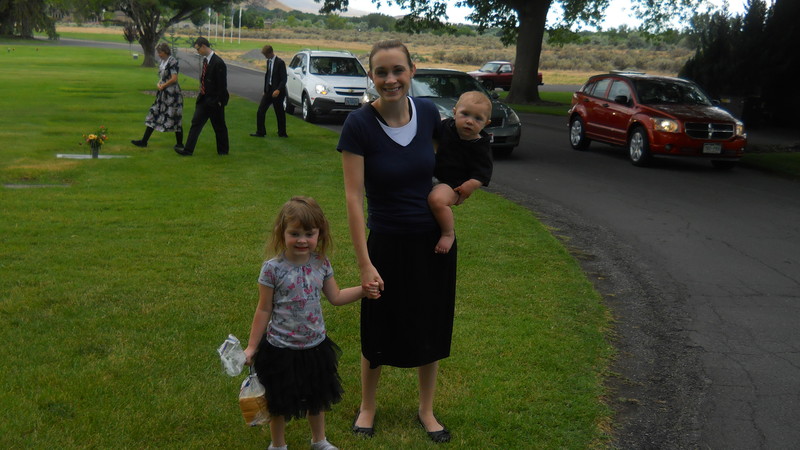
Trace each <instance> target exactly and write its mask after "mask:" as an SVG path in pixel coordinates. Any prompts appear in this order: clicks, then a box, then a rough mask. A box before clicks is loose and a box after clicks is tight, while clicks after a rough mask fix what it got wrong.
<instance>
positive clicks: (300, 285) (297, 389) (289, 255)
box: [245, 197, 379, 450]
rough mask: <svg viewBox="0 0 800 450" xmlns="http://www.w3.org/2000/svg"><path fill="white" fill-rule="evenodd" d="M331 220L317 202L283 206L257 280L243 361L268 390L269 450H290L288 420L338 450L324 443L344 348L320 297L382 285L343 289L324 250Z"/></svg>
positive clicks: (351, 295) (334, 298) (338, 298)
mask: <svg viewBox="0 0 800 450" xmlns="http://www.w3.org/2000/svg"><path fill="white" fill-rule="evenodd" d="M330 243H331V236H330V231H329V229H328V221H327V219H325V215H324V214H323V213H322V209H321V208H320V207H319V205H318V204H317V202H316V201H314V199H312V198H309V197H292V199H291V200H289V201H288V202H286V203H285V204H284V205H283V208H281V211H280V213H279V214H278V217H277V218H276V220H275V226H274V228H273V230H272V238H271V241H270V249H271V250H273V251H274V252H275V253H274V254H275V255H276V256H275V257H273V258H272V259H270V260H268V261H266V262H265V263H264V265H263V266H262V268H261V275H260V276H259V278H258V284H259V286H258V288H259V299H258V307H257V308H256V312H255V315H254V317H253V325H252V328H251V330H250V340H249V341H248V344H247V348H246V349H245V355H246V356H247V364H248V365H250V364H255V366H254V367H255V369H256V372H257V373H258V378H259V381H261V383H262V384H263V385H264V387H265V388H266V396H267V404H268V407H269V413H270V416H271V421H270V433H271V435H272V443H271V444H270V446H269V449H286V448H287V447H286V438H285V428H286V422H287V421H289V420H291V419H292V418H303V417H308V422H309V425H310V426H311V448H312V449H315V450H335V449H336V447H334V446H333V445H331V444H330V443H329V442H328V441H327V440H326V439H325V411H328V410H330V409H331V405H332V404H334V403H338V402H339V400H341V394H342V392H343V391H342V386H341V383H340V379H339V375H338V373H337V366H338V359H339V356H340V355H341V350H340V349H339V347H338V346H337V345H336V344H335V343H334V342H333V341H332V340H331V339H330V338H328V336H327V335H326V332H325V321H324V320H323V318H322V305H321V303H320V297H321V296H320V293H323V294H325V297H327V299H328V301H329V302H331V304H333V305H336V306H339V305H345V304H347V303H352V302H355V301H356V300H359V299H361V298H362V297H365V296H370V297H373V298H377V297H378V296H379V294H378V290H377V288H378V286H377V283H374V284H373V285H369V286H366V288H362V287H360V286H359V287H351V288H347V289H342V290H340V289H339V286H338V285H337V284H336V280H335V279H334V278H333V269H332V268H331V263H330V261H329V260H328V258H327V257H326V256H325V251H326V250H327V249H328V247H329V245H330Z"/></svg>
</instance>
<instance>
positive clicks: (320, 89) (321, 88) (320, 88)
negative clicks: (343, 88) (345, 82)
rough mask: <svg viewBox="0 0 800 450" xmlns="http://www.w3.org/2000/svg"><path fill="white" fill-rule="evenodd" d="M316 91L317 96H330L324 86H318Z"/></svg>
mask: <svg viewBox="0 0 800 450" xmlns="http://www.w3.org/2000/svg"><path fill="white" fill-rule="evenodd" d="M314 89H315V90H316V91H317V94H322V95H328V87H327V86H325V85H324V84H318V85H316V86H315V87H314Z"/></svg>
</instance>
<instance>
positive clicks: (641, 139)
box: [628, 127, 650, 167]
mask: <svg viewBox="0 0 800 450" xmlns="http://www.w3.org/2000/svg"><path fill="white" fill-rule="evenodd" d="M628 156H630V158H631V162H632V163H633V165H634V166H640V167H641V166H646V165H647V164H648V163H649V162H650V143H649V142H648V140H647V132H646V131H645V130H644V128H642V127H637V128H635V129H634V130H633V133H631V137H630V138H628Z"/></svg>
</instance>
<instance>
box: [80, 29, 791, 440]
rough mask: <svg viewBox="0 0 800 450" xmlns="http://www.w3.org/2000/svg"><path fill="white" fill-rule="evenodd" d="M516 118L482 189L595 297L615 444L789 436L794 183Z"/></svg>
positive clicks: (250, 89) (254, 75) (186, 66)
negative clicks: (518, 214) (605, 312)
mask: <svg viewBox="0 0 800 450" xmlns="http://www.w3.org/2000/svg"><path fill="white" fill-rule="evenodd" d="M65 41H67V40H65ZM124 48H126V49H127V46H124ZM185 58H187V59H186V60H185V61H184V62H182V65H181V70H182V71H183V73H184V74H186V75H188V76H195V77H196V76H197V67H198V65H197V64H196V62H195V63H194V64H192V63H191V61H192V59H191V58H192V57H189V56H186V57H185ZM261 77H263V73H259V72H257V71H252V70H249V69H243V68H238V67H235V66H230V65H229V85H230V90H231V91H232V92H233V93H235V94H237V95H241V96H243V97H246V98H249V99H251V100H254V101H257V100H258V98H259V97H260V95H261V93H260V91H259V88H260V83H261V79H262V78H261ZM268 117H270V116H269V115H268ZM522 118H523V125H524V128H523V130H524V131H523V140H522V145H521V146H520V147H519V148H518V149H517V150H516V151H515V152H514V154H513V155H512V156H511V157H510V158H507V159H503V160H498V161H496V163H495V176H494V178H493V182H492V189H493V190H494V191H495V192H497V193H499V194H501V195H504V196H506V197H509V198H511V199H513V200H515V201H517V202H518V203H520V204H523V205H525V206H528V207H529V208H530V209H531V210H532V211H533V212H534V213H535V214H537V216H539V217H540V218H541V219H542V220H543V221H544V222H545V223H548V224H550V225H551V226H553V227H554V228H555V231H554V233H555V234H556V235H558V236H564V237H565V239H566V240H565V242H566V245H567V246H568V247H569V248H570V249H572V250H573V251H574V252H575V254H576V257H578V259H579V260H580V261H581V262H582V264H583V266H584V268H585V270H586V272H587V275H588V276H589V277H590V279H592V280H594V282H595V284H596V286H597V288H598V290H600V291H601V292H602V293H603V294H605V295H606V299H607V302H608V304H609V306H610V307H611V309H612V312H613V314H614V316H615V318H616V319H617V331H618V338H617V339H618V340H617V342H616V346H617V348H618V349H619V351H620V358H619V361H618V364H617V367H615V370H616V372H617V373H619V374H620V375H619V377H615V378H611V380H610V384H611V385H612V386H613V387H614V388H615V389H616V390H617V391H616V394H615V395H614V398H616V401H615V402H614V406H615V407H616V408H617V410H618V411H619V420H620V423H622V424H623V429H621V430H620V436H619V439H618V442H617V444H618V445H619V446H620V447H622V448H711V449H784V448H785V449H790V448H800V427H798V426H797V424H796V422H797V421H798V419H800V326H799V325H800V321H799V319H800V230H798V224H800V196H798V193H799V192H800V190H799V189H798V184H797V183H796V182H793V181H788V180H783V179H780V178H775V177H771V176H767V175H765V174H762V173H760V172H756V171H753V170H748V169H746V168H737V169H735V170H733V171H717V170H714V169H712V168H711V166H710V165H709V164H707V163H694V162H663V163H660V164H657V165H656V166H655V167H652V168H637V167H634V166H632V165H631V164H630V163H628V162H627V160H626V157H625V155H624V153H623V152H620V151H618V150H616V149H613V148H611V147H608V146H605V145H602V144H593V146H592V147H591V148H590V149H589V150H588V151H585V152H577V151H573V150H571V149H570V148H569V145H568V143H567V132H566V124H565V121H564V119H563V118H553V117H548V116H536V115H523V116H522ZM268 121H269V119H268ZM268 123H269V122H268ZM333 125H334V126H335V124H333ZM290 133H291V131H290Z"/></svg>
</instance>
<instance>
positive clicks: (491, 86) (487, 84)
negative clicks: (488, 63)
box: [483, 80, 494, 92]
mask: <svg viewBox="0 0 800 450" xmlns="http://www.w3.org/2000/svg"><path fill="white" fill-rule="evenodd" d="M483 87H485V88H486V90H487V91H489V92H491V91H493V90H494V81H492V80H486V81H484V82H483Z"/></svg>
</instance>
